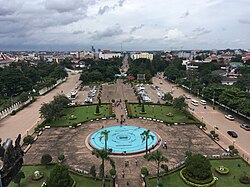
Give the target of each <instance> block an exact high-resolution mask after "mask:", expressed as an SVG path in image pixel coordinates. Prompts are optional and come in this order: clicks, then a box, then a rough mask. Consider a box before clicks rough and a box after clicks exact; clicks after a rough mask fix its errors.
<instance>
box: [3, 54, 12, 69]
mask: <svg viewBox="0 0 250 187" xmlns="http://www.w3.org/2000/svg"><path fill="white" fill-rule="evenodd" d="M12 62H14V59H12V58H10V57H9V56H7V55H6V54H2V53H1V54H0V67H1V68H4V67H6V66H9V65H10V64H11V63H12Z"/></svg>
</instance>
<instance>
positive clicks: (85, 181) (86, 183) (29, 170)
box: [9, 166, 109, 187]
mask: <svg viewBox="0 0 250 187" xmlns="http://www.w3.org/2000/svg"><path fill="white" fill-rule="evenodd" d="M52 168H53V166H49V167H48V168H45V166H23V167H22V171H23V172H24V173H25V177H26V178H25V179H22V181H21V187H41V185H42V183H43V182H44V181H46V178H47V176H49V173H50V172H51V170H52ZM37 170H38V171H40V172H43V173H44V174H45V177H44V178H42V179H41V180H39V181H33V180H32V179H31V177H30V176H31V175H32V174H33V173H34V171H37ZM70 175H71V176H72V178H73V179H74V180H75V181H76V187H93V186H96V187H101V186H102V183H101V180H93V179H92V178H90V177H84V176H81V175H77V174H73V173H71V174H70ZM106 186H109V182H106ZM9 187H17V184H15V183H13V182H11V183H10V185H9Z"/></svg>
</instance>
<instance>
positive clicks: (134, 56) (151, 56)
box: [130, 52, 154, 61]
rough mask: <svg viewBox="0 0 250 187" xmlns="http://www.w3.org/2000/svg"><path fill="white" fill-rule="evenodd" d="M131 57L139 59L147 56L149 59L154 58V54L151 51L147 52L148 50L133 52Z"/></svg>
mask: <svg viewBox="0 0 250 187" xmlns="http://www.w3.org/2000/svg"><path fill="white" fill-rule="evenodd" d="M130 57H131V58H132V59H133V60H135V59H139V58H146V59H149V60H151V61H152V60H153V58H154V55H153V54H151V53H146V52H143V53H132V54H130Z"/></svg>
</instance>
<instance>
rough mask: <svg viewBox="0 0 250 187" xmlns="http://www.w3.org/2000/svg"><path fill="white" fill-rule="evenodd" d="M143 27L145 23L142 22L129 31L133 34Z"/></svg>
mask: <svg viewBox="0 0 250 187" xmlns="http://www.w3.org/2000/svg"><path fill="white" fill-rule="evenodd" d="M142 27H144V24H141V25H139V26H135V27H132V28H131V30H130V32H129V33H130V34H132V33H134V32H135V31H137V30H139V29H141V28H142Z"/></svg>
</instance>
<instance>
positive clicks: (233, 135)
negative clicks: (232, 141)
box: [227, 131, 238, 138]
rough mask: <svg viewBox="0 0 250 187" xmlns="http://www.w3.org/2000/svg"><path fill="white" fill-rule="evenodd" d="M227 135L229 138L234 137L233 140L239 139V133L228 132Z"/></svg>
mask: <svg viewBox="0 0 250 187" xmlns="http://www.w3.org/2000/svg"><path fill="white" fill-rule="evenodd" d="M227 134H228V135H229V136H232V137H233V138H237V137H238V135H237V133H236V132H234V131H227Z"/></svg>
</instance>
